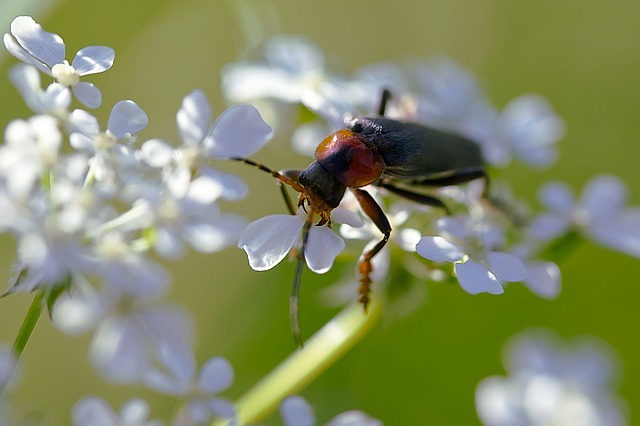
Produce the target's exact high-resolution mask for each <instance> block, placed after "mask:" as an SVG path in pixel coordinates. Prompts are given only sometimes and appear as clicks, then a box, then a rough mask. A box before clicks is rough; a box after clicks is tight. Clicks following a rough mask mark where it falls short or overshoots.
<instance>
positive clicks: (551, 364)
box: [476, 331, 627, 426]
mask: <svg viewBox="0 0 640 426" xmlns="http://www.w3.org/2000/svg"><path fill="white" fill-rule="evenodd" d="M504 364H505V368H506V370H507V373H508V374H509V375H508V376H507V377H498V376H493V377H489V378H487V379H484V380H483V381H482V382H480V383H479V384H478V387H477V389H476V410H477V411H478V415H479V417H480V419H481V421H482V422H483V423H484V424H485V425H487V426H512V425H523V426H538V425H540V426H542V425H550V424H553V425H567V426H569V425H570V426H587V425H588V426H599V425H602V426H605V425H606V426H621V425H625V424H626V417H627V416H626V411H625V407H624V404H623V402H622V401H621V400H620V398H619V397H618V396H617V395H615V394H614V393H613V391H612V389H611V387H612V386H613V385H615V383H614V382H615V377H614V376H615V374H614V365H613V360H612V350H611V348H609V347H608V346H607V345H605V344H603V342H601V341H598V340H596V339H594V338H588V339H587V338H582V339H576V340H575V341H574V342H572V344H571V345H567V344H562V343H561V342H559V339H558V338H557V336H555V335H553V334H551V333H548V332H541V331H537V332H535V333H527V334H523V335H522V336H518V337H516V338H514V339H513V340H512V341H511V342H510V343H509V344H508V345H507V347H506V349H505V360H504Z"/></svg>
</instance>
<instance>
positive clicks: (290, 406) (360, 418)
mask: <svg viewBox="0 0 640 426" xmlns="http://www.w3.org/2000/svg"><path fill="white" fill-rule="evenodd" d="M280 416H281V417H282V421H283V423H284V424H285V426H314V425H315V424H316V417H315V415H314V414H313V409H312V408H311V405H309V403H308V402H307V401H306V400H305V399H304V398H302V397H301V396H297V395H294V396H290V397H288V398H286V399H285V400H283V401H282V404H280ZM326 426H382V422H381V421H380V420H378V419H374V418H371V417H369V416H368V415H367V414H365V413H363V412H362V411H357V410H352V411H345V412H344V413H341V414H338V415H337V416H336V417H334V418H333V419H331V420H329V422H328V423H326Z"/></svg>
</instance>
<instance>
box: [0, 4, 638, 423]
mask: <svg viewBox="0 0 640 426" xmlns="http://www.w3.org/2000/svg"><path fill="white" fill-rule="evenodd" d="M242 8H247V9H244V10H243V9H242ZM0 12H1V13H0V19H1V20H2V24H3V27H2V28H3V30H2V31H3V32H4V31H7V30H8V26H9V22H10V20H11V19H12V17H13V16H15V15H17V14H31V15H32V16H34V18H35V19H36V20H37V21H38V22H40V23H41V24H42V25H43V26H44V28H45V29H46V30H48V31H51V32H55V33H58V34H60V35H61V36H62V37H63V38H64V40H65V43H66V45H67V58H68V59H71V58H72V57H73V54H74V52H75V51H77V50H78V49H80V48H82V47H84V46H86V45H91V44H106V45H109V46H111V47H113V48H114V49H115V51H116V62H115V66H114V68H113V69H112V70H110V71H109V72H107V73H105V74H103V75H98V76H94V77H93V78H90V81H92V82H93V83H95V84H96V85H97V86H98V87H99V88H100V89H101V90H102V92H103V94H104V102H103V105H104V107H103V108H102V109H101V110H99V111H98V113H97V114H98V116H99V117H100V118H101V122H102V123H106V118H107V116H108V113H109V110H110V106H111V105H113V104H114V103H115V102H117V101H118V100H120V99H125V98H128V99H133V100H135V101H136V102H137V103H138V104H139V105H140V106H141V107H142V108H144V109H145V111H146V112H147V113H148V115H149V118H150V125H149V127H148V128H147V130H145V131H144V132H143V133H142V136H141V137H142V138H143V139H144V138H151V137H164V138H168V139H171V140H177V132H176V129H175V113H176V111H177V109H178V108H179V106H180V102H181V99H182V97H183V96H185V95H186V94H187V93H189V92H190V91H192V90H193V89H195V88H201V89H202V90H203V91H204V92H205V93H206V94H207V95H208V96H209V98H210V100H211V101H212V103H213V105H214V115H217V114H218V113H220V112H221V111H222V110H223V109H224V108H225V102H224V100H223V99H222V97H221V95H220V88H219V83H220V78H219V70H220V68H221V66H223V65H224V64H227V63H229V62H232V61H235V60H237V58H238V57H239V55H240V54H241V53H243V52H244V49H245V48H246V46H247V43H252V42H255V41H259V39H260V38H261V37H263V36H269V35H273V34H277V33H284V34H301V35H305V36H307V37H309V38H311V39H312V40H314V41H315V42H317V43H318V44H319V46H320V47H321V48H322V49H323V50H324V51H325V52H326V54H327V56H328V57H329V61H330V63H331V64H332V66H335V68H337V69H339V70H342V71H345V72H350V71H352V70H354V69H356V68H358V67H359V66H362V65H365V64H368V63H371V62H376V61H398V60H404V59H408V58H430V57H432V56H434V55H445V56H448V57H450V58H452V59H454V60H456V61H458V62H459V63H460V64H462V65H463V66H464V67H467V68H468V69H470V70H471V71H472V72H474V73H475V74H476V75H477V76H478V77H479V79H480V80H481V81H483V83H484V87H485V88H486V91H487V93H488V94H489V95H490V97H491V99H492V100H493V101H494V102H495V103H496V105H497V106H499V107H502V106H504V105H505V104H506V103H507V102H508V101H509V100H510V99H512V98H514V97H515V96H517V95H520V94H522V93H527V92H538V93H541V94H542V95H544V96H546V97H547V98H548V99H549V100H550V102H551V103H552V104H553V105H554V108H555V109H556V111H557V112H558V113H559V114H560V115H561V116H562V117H563V118H564V119H565V120H566V124H567V129H568V132H567V135H566V137H565V139H564V140H562V141H561V143H560V152H561V156H560V161H559V162H558V163H557V164H556V165H555V166H554V167H553V168H551V169H550V170H546V171H544V172H538V171H535V170H532V169H530V168H528V167H526V166H523V165H521V164H514V165H512V166H511V167H510V168H508V169H507V171H506V172H505V176H506V177H507V178H508V179H509V180H510V182H511V183H512V185H513V188H514V191H515V192H516V194H517V195H519V196H521V197H523V198H525V199H527V200H529V202H531V203H532V204H534V205H535V194H536V189H537V187H538V186H539V185H540V184H541V183H543V182H545V181H547V180H549V179H560V180H565V181H567V182H569V184H570V185H571V186H572V187H573V188H574V189H575V190H576V191H579V190H580V189H581V188H582V186H583V185H584V183H585V182H586V181H587V180H588V179H589V178H590V177H591V176H593V175H595V174H600V173H610V174H615V175H617V176H620V177H621V178H622V179H623V180H625V181H626V182H627V184H628V185H629V187H630V194H631V203H632V204H640V196H639V195H638V192H637V188H638V186H639V185H640V182H638V180H639V179H638V178H639V177H640V168H639V167H640V120H639V119H638V118H639V111H640V109H639V108H638V106H639V103H640V85H639V84H638V79H639V76H640V26H638V24H637V20H638V16H640V2H637V1H635V0H628V1H616V0H614V1H609V2H606V3H605V2H590V1H584V0H569V1H561V2H560V1H557V0H556V1H551V0H541V1H536V2H517V1H509V0H504V1H499V0H495V1H486V0H483V1H471V0H468V1H446V2H435V1H420V2H418V1H390V2H371V1H369V2H356V1H344V0H324V1H315V2H304V1H273V2H272V3H269V2H250V1H243V2H233V1H228V2H222V1H204V0H200V1H185V0H182V1H166V0H154V1H131V0H129V1H123V0H111V1H108V2H88V1H79V0H74V1H66V2H65V1H61V2H57V3H55V4H52V5H51V6H50V8H49V9H48V10H47V11H46V12H45V10H44V8H43V7H42V6H38V5H36V6H34V7H33V9H28V6H27V4H26V3H24V2H20V1H7V0H0ZM252 15H253V18H251V17H252ZM250 19H256V20H255V21H251V20H250ZM0 58H1V60H2V62H1V64H0V67H1V68H2V70H1V72H2V75H3V76H4V75H6V71H7V69H8V67H9V66H10V65H12V64H14V63H16V61H15V60H14V59H13V58H12V57H9V56H8V55H6V54H4V55H3V56H1V57H0ZM0 99H1V100H2V101H1V103H0V125H1V126H2V128H4V127H5V126H6V124H7V123H8V121H9V120H11V119H13V118H16V117H27V116H29V112H28V110H27V109H26V107H25V106H24V104H23V102H22V101H21V99H20V98H19V97H18V95H17V93H16V92H15V90H14V89H13V88H12V87H11V86H10V84H9V83H8V81H7V80H6V79H5V78H2V79H0ZM257 157H258V159H260V160H262V161H264V162H265V163H267V164H271V165H273V166H274V167H276V168H302V167H304V166H305V165H306V164H307V163H308V159H304V158H301V157H297V156H295V155H293V154H291V153H290V149H289V146H288V143H287V141H286V140H275V141H273V142H272V143H271V145H270V147H268V148H266V149H265V150H264V151H263V152H261V153H259V155H258V156H257ZM229 166H233V167H229ZM225 169H226V170H230V169H232V170H234V171H236V172H237V173H238V174H240V175H242V176H243V177H245V178H246V180H247V181H248V182H249V184H250V186H251V189H252V194H251V195H250V196H249V198H248V199H246V200H245V201H243V202H242V203H240V204H238V205H230V206H228V207H229V209H236V210H238V211H240V212H242V213H243V214H245V215H246V216H247V217H249V218H250V219H252V220H253V219H256V218H258V217H261V216H263V215H265V214H270V213H276V212H282V211H283V208H282V204H281V200H280V199H279V195H278V193H277V191H276V189H275V187H274V185H273V182H272V181H271V180H270V179H267V178H265V176H263V175H262V174H260V173H258V172H256V171H254V170H251V169H249V168H245V167H243V166H240V165H235V164H233V165H225ZM1 241H2V245H1V251H0V262H1V263H0V271H2V272H3V275H4V276H5V277H6V278H8V277H9V274H10V272H9V271H10V266H11V262H12V260H13V254H12V253H13V252H14V250H15V245H14V241H13V240H12V239H11V238H10V237H8V236H2V237H1ZM246 263H247V261H246V257H245V255H244V253H243V252H242V251H240V250H237V249H229V250H227V251H225V252H224V253H222V254H218V255H212V256H204V255H196V254H193V255H190V256H188V257H187V258H185V259H183V260H182V261H180V262H178V263H177V264H176V265H175V268H174V269H173V271H172V274H173V278H174V286H173V290H172V292H171V295H170V298H171V299H172V300H174V301H176V302H179V303H182V304H184V305H186V306H187V307H189V308H190V310H191V312H192V313H193V315H194V316H195V318H196V321H197V324H198V332H199V333H198V346H197V356H198V359H199V360H200V361H203V360H205V359H207V358H209V357H210V356H213V355H223V356H225V357H227V358H228V359H229V360H230V362H231V363H232V364H233V365H234V367H235V369H236V381H235V383H234V386H233V387H232V389H231V391H230V392H228V394H227V396H229V397H230V398H235V397H237V396H239V395H240V394H242V393H243V392H244V391H245V390H246V389H248V388H249V387H250V386H251V384H253V383H255V382H256V381H257V380H258V379H259V378H260V377H262V376H263V375H264V374H266V373H267V372H268V371H269V370H270V369H271V368H273V367H274V366H275V365H277V364H278V362H279V361H281V360H282V359H283V358H284V357H285V356H286V355H287V354H289V353H290V352H291V351H292V349H293V344H292V338H291V335H290V331H289V326H288V319H287V316H288V311H287V304H288V293H289V284H290V280H291V276H292V271H293V267H292V265H291V264H287V263H286V262H285V263H283V265H281V266H279V267H277V268H276V269H275V270H272V271H269V272H265V273H256V272H253V271H251V270H250V269H249V268H248V266H247V264H246ZM351 267H352V265H347V266H345V268H346V269H343V270H344V271H350V270H351V269H350V268H351ZM561 268H562V272H563V286H564V288H563V291H562V293H561V295H560V297H559V298H558V299H557V300H555V301H546V300H542V299H539V298H537V297H536V296H534V295H533V294H531V293H530V292H529V291H528V290H526V289H525V288H523V287H522V286H521V285H518V284H515V285H511V286H510V287H508V289H507V291H506V293H505V294H504V295H502V296H499V297H495V296H490V295H478V296H471V295H469V294H466V293H464V292H463V291H462V290H461V289H460V288H458V287H454V286H442V285H437V284H429V285H428V294H427V300H426V303H424V304H423V306H422V307H421V308H420V309H419V310H418V311H417V312H415V313H413V314H412V315H410V316H408V317H407V318H405V319H402V320H400V321H396V322H393V323H390V324H385V325H379V326H378V327H377V328H376V329H375V330H374V331H373V332H372V333H371V334H370V335H369V336H367V337H366V338H365V339H364V341H363V342H362V343H361V344H359V345H358V346H357V347H356V348H355V349H354V350H353V351H351V352H350V353H349V354H348V355H347V356H345V357H344V358H343V359H342V360H340V361H339V362H338V363H337V364H336V365H335V366H333V367H332V368H331V369H329V370H328V371H327V372H326V373H325V374H324V375H323V376H322V377H320V378H319V379H318V380H316V381H315V382H314V383H313V384H311V385H310V386H309V387H308V388H307V389H306V390H305V391H303V392H302V395H303V396H305V397H306V398H307V399H308V400H309V401H310V402H311V403H312V404H313V406H314V407H315V410H316V412H317V414H318V417H319V420H321V421H326V420H327V419H329V418H330V417H332V416H334V415H335V414H337V413H339V412H342V411H344V410H347V409H355V408H357V409H361V410H364V411H366V412H367V413H369V414H370V415H372V416H374V417H378V418H381V419H383V420H384V421H385V422H386V424H389V425H405V424H438V425H457V424H464V425H469V424H477V423H478V420H477V416H476V414H475V408H474V389H475V386H476V384H477V383H478V382H479V381H480V380H481V379H482V378H484V377H487V376H490V375H495V374H503V367H502V366H501V360H500V357H501V348H502V346H503V344H504V342H505V341H506V340H507V339H508V338H509V337H510V336H512V335H514V334H515V333H517V332H519V331H521V330H523V329H527V328H531V327H538V326H543V327H548V328H551V329H553V330H555V331H556V332H557V333H558V334H560V335H561V336H563V337H565V338H568V337H571V336H575V335H581V334H591V335H595V336H598V337H601V338H602V339H604V340H605V341H607V342H609V343H610V344H611V345H612V346H613V347H615V349H616V350H617V351H618V352H619V354H620V358H621V361H622V366H623V372H624V379H623V381H622V383H621V386H620V387H619V390H620V393H621V395H622V397H623V398H624V399H625V400H626V401H627V403H628V405H629V407H631V409H632V410H633V408H635V407H638V406H639V405H640V404H639V403H640V387H639V386H638V383H640V366H639V363H638V361H639V359H640V345H639V343H638V338H639V333H638V326H639V325H640V313H639V312H640V309H639V307H638V301H639V300H640V286H639V279H638V277H639V275H640V262H639V261H638V259H634V258H630V257H627V256H625V255H621V254H618V253H615V252H612V251H610V250H607V249H605V248H601V247H598V246H595V245H593V244H585V245H583V246H581V247H580V248H579V249H578V250H577V251H576V252H575V253H574V254H573V255H572V256H570V257H569V258H567V259H565V260H564V261H563V262H562V263H561ZM339 278H340V274H339V271H337V272H332V273H329V274H327V275H325V276H313V274H311V273H308V274H305V276H304V280H303V281H304V282H303V284H304V287H303V298H302V315H303V316H304V317H303V327H304V329H306V330H307V335H308V334H309V331H311V330H314V329H315V328H317V327H319V326H320V325H322V324H323V323H324V322H326V321H327V320H328V319H329V318H331V316H332V315H333V314H334V313H335V311H333V310H330V309H327V308H324V307H323V306H322V304H321V303H319V302H318V300H317V293H318V292H317V290H318V289H321V288H323V287H324V286H326V285H328V284H330V283H332V282H334V281H335V280H337V279H339ZM30 299H31V297H30V296H29V295H23V294H20V295H14V296H11V297H9V298H5V299H2V300H0V324H1V325H0V341H5V342H10V341H11V340H12V339H13V337H14V335H15V333H16V331H17V329H18V327H19V325H20V323H21V321H22V318H23V316H24V313H25V312H26V309H27V307H28V304H29V302H30ZM89 337H90V336H81V337H72V336H67V335H64V334H62V333H61V332H59V331H57V330H56V329H55V328H53V327H52V326H51V324H50V323H49V321H48V318H46V316H45V317H43V318H42V321H41V322H40V323H39V325H38V327H37V329H36V331H35V334H34V335H33V337H32V339H31V341H30V342H29V345H28V346H27V350H26V354H25V356H24V360H23V374H22V381H21V386H20V387H19V388H18V389H17V390H16V392H15V397H16V404H17V406H18V407H20V409H21V410H22V411H23V412H25V413H31V414H34V413H35V415H36V416H37V417H40V416H42V418H43V420H44V423H45V424H53V425H64V424H68V422H69V412H70V407H71V406H72V405H73V404H74V403H75V401H77V400H78V399H79V398H80V397H81V396H83V395H86V394H98V395H101V396H104V397H105V398H107V399H108V400H110V401H111V402H113V403H114V404H115V406H117V407H119V406H120V404H121V403H122V402H123V401H124V400H126V399H128V398H129V397H131V396H143V397H145V398H147V399H148V400H149V401H150V402H151V404H152V408H153V414H154V416H156V417H160V418H167V417H168V416H169V414H170V412H171V410H172V408H173V407H172V405H171V401H170V399H168V398H164V397H162V396H158V395H156V394H154V393H151V392H149V391H147V390H145V389H144V388H139V387H133V388H131V387H129V388H125V387H119V386H115V385H110V384H106V383H105V382H104V381H102V380H100V378H99V377H98V375H97V374H96V373H95V372H94V370H93V369H92V368H91V366H90V365H89V363H88V356H87V345H88V342H89ZM278 422H279V420H278V419H277V417H276V416H272V417H271V418H269V419H267V423H268V424H278ZM632 423H633V418H632Z"/></svg>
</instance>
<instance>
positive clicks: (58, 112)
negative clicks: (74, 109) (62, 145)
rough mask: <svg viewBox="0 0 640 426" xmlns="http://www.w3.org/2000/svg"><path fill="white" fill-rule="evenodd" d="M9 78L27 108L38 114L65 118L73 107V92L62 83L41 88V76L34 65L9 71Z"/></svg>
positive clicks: (16, 67) (15, 67)
mask: <svg viewBox="0 0 640 426" xmlns="http://www.w3.org/2000/svg"><path fill="white" fill-rule="evenodd" d="M9 78H10V79H11V82H12V83H13V85H14V86H16V89H18V92H20V94H21V95H22V98H23V99H24V101H25V103H26V104H27V106H28V107H29V108H30V109H31V111H33V112H35V113H36V114H50V115H52V116H54V117H64V116H65V114H66V112H67V109H68V108H69V105H71V92H70V91H69V89H68V88H67V87H64V86H63V85H62V84H60V83H51V84H50V85H49V86H47V88H46V90H42V87H41V86H40V74H39V73H38V70H36V68H34V67H33V66H32V65H27V64H20V65H16V66H14V67H13V68H11V70H9Z"/></svg>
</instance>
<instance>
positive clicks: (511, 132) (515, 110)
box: [498, 94, 564, 167]
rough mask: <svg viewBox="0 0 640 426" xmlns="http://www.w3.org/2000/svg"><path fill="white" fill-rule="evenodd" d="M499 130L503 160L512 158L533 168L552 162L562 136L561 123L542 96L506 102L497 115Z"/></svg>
mask: <svg viewBox="0 0 640 426" xmlns="http://www.w3.org/2000/svg"><path fill="white" fill-rule="evenodd" d="M499 126H500V128H499V136H500V137H499V138H498V139H501V140H502V141H503V143H504V149H505V150H506V151H507V152H505V153H503V154H502V155H503V156H504V157H505V158H508V157H510V156H511V155H513V156H515V157H517V158H519V159H520V160H522V161H523V162H525V163H527V164H530V165H533V166H536V167H547V166H550V165H551V164H552V163H554V162H555V160H556V157H557V151H556V146H555V145H556V143H557V142H558V140H560V139H561V138H562V137H563V136H564V122H563V121H562V119H561V118H560V117H558V116H557V115H556V114H555V113H554V112H553V109H552V108H551V105H549V103H548V102H547V100H546V99H544V98H543V97H542V96H540V95H536V94H528V95H522V96H519V97H517V98H515V99H514V100H512V101H511V102H509V104H508V105H507V106H506V107H505V108H504V110H502V112H501V113H500V118H499Z"/></svg>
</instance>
